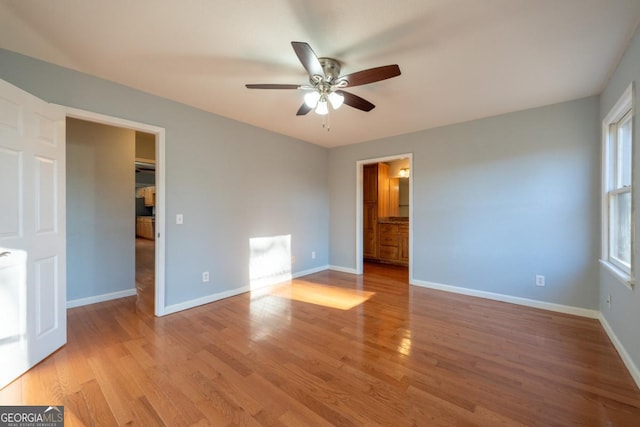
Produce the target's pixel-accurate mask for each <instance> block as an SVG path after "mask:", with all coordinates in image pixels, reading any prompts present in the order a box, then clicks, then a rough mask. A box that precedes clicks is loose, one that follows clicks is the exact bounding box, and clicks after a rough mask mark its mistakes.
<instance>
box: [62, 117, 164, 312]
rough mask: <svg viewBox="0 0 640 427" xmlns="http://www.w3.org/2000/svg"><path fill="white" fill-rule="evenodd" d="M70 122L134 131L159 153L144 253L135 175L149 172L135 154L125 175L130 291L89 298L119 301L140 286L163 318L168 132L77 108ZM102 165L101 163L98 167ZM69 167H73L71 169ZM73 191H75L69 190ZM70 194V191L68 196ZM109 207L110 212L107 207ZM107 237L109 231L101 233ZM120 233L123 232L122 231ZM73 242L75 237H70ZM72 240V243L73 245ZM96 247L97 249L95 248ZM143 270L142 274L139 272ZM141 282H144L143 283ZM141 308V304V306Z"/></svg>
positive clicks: (100, 293)
mask: <svg viewBox="0 0 640 427" xmlns="http://www.w3.org/2000/svg"><path fill="white" fill-rule="evenodd" d="M67 118H68V119H79V120H81V121H86V122H90V123H94V124H97V125H107V126H112V127H115V128H120V129H122V130H126V131H133V132H134V133H138V134H144V135H145V136H146V137H147V138H150V141H151V145H152V146H153V147H154V149H155V159H154V160H155V163H154V165H153V166H154V169H155V170H154V171H153V172H149V171H145V172H146V173H150V174H152V175H153V177H154V181H155V182H154V191H153V193H154V194H153V197H154V204H153V206H152V209H151V215H147V216H149V217H152V218H153V220H154V221H153V224H152V227H151V228H150V229H149V230H147V237H148V238H147V239H146V240H147V241H146V242H144V243H143V244H142V245H140V246H141V247H142V250H141V251H139V250H138V248H137V246H138V245H136V241H137V237H136V234H137V231H138V224H137V216H138V215H137V212H136V211H135V202H134V200H137V199H138V197H136V196H138V195H139V194H138V192H137V190H136V187H135V184H134V182H135V180H136V178H135V175H138V174H136V173H135V172H136V171H137V170H140V168H145V169H147V168H146V166H144V165H140V164H138V163H136V162H135V160H136V158H137V157H138V156H136V155H135V154H132V157H131V159H130V160H131V161H130V162H129V163H128V165H127V166H126V168H127V172H126V173H123V175H125V174H129V176H130V179H131V187H130V190H128V191H127V195H126V202H125V203H128V204H129V206H130V207H131V209H130V214H129V215H128V217H127V219H126V221H128V222H127V224H128V225H127V226H126V227H122V229H123V230H125V229H126V230H129V231H128V232H126V231H124V232H125V233H128V234H127V236H128V237H127V238H128V239H130V242H131V243H130V252H128V253H130V259H129V260H128V261H127V262H130V263H131V265H132V266H133V268H132V269H131V270H130V271H131V274H130V279H127V280H128V281H127V283H129V285H128V290H126V291H125V292H114V293H109V292H108V290H107V291H106V292H104V291H105V289H96V290H94V295H92V296H91V298H87V299H86V300H89V301H88V302H87V303H91V302H99V301H104V300H108V299H112V298H117V297H121V296H126V295H127V294H128V295H132V294H134V293H136V292H137V290H138V287H139V284H140V283H143V284H145V285H146V286H145V288H146V290H148V291H152V292H147V293H146V294H145V295H144V300H142V301H141V302H142V303H143V305H144V307H145V308H147V311H148V312H149V313H150V314H155V315H156V316H162V315H164V314H165V298H164V297H165V291H164V270H165V267H164V242H165V240H164V206H165V203H164V200H165V197H164V187H165V185H164V182H165V181H164V144H165V131H164V129H162V128H158V127H156V126H151V125H146V124H142V123H137V122H131V121H127V120H123V119H119V118H114V117H110V116H104V115H101V114H97V113H92V112H87V111H83V110H76V109H73V108H67ZM131 150H132V153H135V147H131ZM145 159H146V160H147V161H148V160H150V159H148V158H147V156H145ZM94 161H95V162H100V159H94ZM95 164H98V163H95ZM67 167H69V165H67ZM68 190H71V191H73V189H72V188H70V189H68ZM67 193H69V191H68V192H67ZM104 206H106V208H105V207H104ZM103 209H106V210H109V209H110V205H109V204H108V203H107V204H103ZM101 214H104V212H86V213H85V215H83V216H82V217H83V218H85V219H89V220H91V219H92V218H93V219H94V220H95V219H96V218H100V215H101ZM96 224H97V225H98V227H96V228H100V222H99V221H96ZM101 231H102V232H103V233H106V232H108V231H105V230H101ZM118 232H120V230H119V231H118ZM68 237H69V238H71V237H73V236H68ZM69 238H68V241H69ZM94 244H95V245H98V246H99V239H98V242H94ZM94 247H95V246H94ZM114 258H115V259H118V257H117V255H115V256H114ZM137 259H140V260H142V263H141V267H142V268H140V269H138V268H137V265H136V264H138V263H137V262H136V260H137ZM100 261H101V262H102V263H107V264H111V263H112V261H113V259H112V258H110V257H105V258H101V259H100ZM109 267H110V268H111V269H113V270H117V269H118V266H117V265H110V266H109ZM138 270H140V272H138ZM140 279H141V280H140ZM68 299H71V300H72V299H73V297H72V296H69V298H68ZM138 305H139V306H140V305H141V304H138Z"/></svg>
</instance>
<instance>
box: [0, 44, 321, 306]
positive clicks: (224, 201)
mask: <svg viewBox="0 0 640 427" xmlns="http://www.w3.org/2000/svg"><path fill="white" fill-rule="evenodd" d="M0 78H2V79H4V80H6V81H8V82H10V83H12V84H14V85H16V86H18V87H20V88H22V89H24V90H26V91H28V92H30V93H32V94H34V95H36V96H38V97H40V98H43V99H44V100H46V101H49V102H53V103H57V104H62V105H66V106H69V107H75V108H80V109H84V110H88V111H92V112H96V113H102V114H106V115H110V116H115V117H120V118H124V119H128V120H133V121H138V122H142V123H146V124H151V125H156V126H160V127H163V128H165V129H166V158H167V160H166V182H167V185H166V214H167V219H168V221H167V230H166V303H167V305H173V304H178V303H181V302H185V301H190V300H193V299H197V298H201V297H206V296H208V295H214V294H217V293H223V292H233V290H235V289H239V288H242V287H244V286H247V285H248V284H249V239H250V238H252V237H268V236H276V235H289V234H290V235H291V247H292V255H294V256H295V257H296V263H295V264H294V265H293V272H294V273H296V272H300V271H305V270H309V269H312V268H317V267H322V266H326V265H327V264H328V247H329V246H328V235H329V230H328V226H329V216H328V213H329V210H328V204H329V199H328V191H327V170H328V168H327V157H328V151H327V149H325V148H322V147H319V146H316V145H312V144H307V143H304V142H301V141H298V140H295V139H292V138H288V137H285V136H282V135H278V134H275V133H271V132H268V131H265V130H262V129H258V128H255V127H252V126H249V125H246V124H243V123H240V122H236V121H233V120H229V119H226V118H223V117H220V116H216V115H213V114H210V113H207V112H204V111H201V110H197V109H194V108H191V107H188V106H185V105H183V104H179V103H176V102H173V101H169V100H167V99H163V98H159V97H156V96H153V95H149V94H146V93H143V92H140V91H137V90H134V89H131V88H127V87H125V86H122V85H118V84H115V83H112V82H108V81H105V80H102V79H99V78H96V77H92V76H88V75H85V74H81V73H78V72H75V71H72V70H69V69H65V68H61V67H58V66H55V65H52V64H48V63H45V62H42V61H38V60H35V59H32V58H28V57H25V56H22V55H18V54H15V53H13V52H9V51H6V50H0ZM211 96H215V94H211ZM177 213H182V214H183V215H184V225H176V224H175V220H174V219H175V216H176V214H177ZM312 251H315V252H316V258H315V259H311V252H312ZM203 271H209V272H210V273H211V282H210V283H209V284H203V283H202V282H201V272H203ZM97 292H98V293H104V292H108V290H106V289H104V290H97Z"/></svg>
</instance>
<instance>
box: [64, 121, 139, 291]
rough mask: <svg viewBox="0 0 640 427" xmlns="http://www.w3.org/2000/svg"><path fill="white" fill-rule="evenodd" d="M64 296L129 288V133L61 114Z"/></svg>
mask: <svg viewBox="0 0 640 427" xmlns="http://www.w3.org/2000/svg"><path fill="white" fill-rule="evenodd" d="M66 148H67V170H66V172H67V301H73V300H77V299H82V298H90V297H94V296H96V295H101V294H106V293H113V292H119V291H129V290H133V289H134V288H135V205H134V201H135V198H134V188H135V180H134V175H135V172H134V161H135V132H134V131H133V130H130V129H121V128H117V127H113V126H105V125H100V124H97V123H90V122H85V121H82V120H75V119H67V145H66Z"/></svg>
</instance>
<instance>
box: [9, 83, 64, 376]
mask: <svg viewBox="0 0 640 427" xmlns="http://www.w3.org/2000/svg"><path fill="white" fill-rule="evenodd" d="M64 126H65V114H64V111H63V110H62V108H61V107H58V106H54V105H51V104H47V103H46V102H44V101H42V100H40V99H38V98H36V97H34V96H32V95H30V94H28V93H27V92H24V91H22V90H20V89H18V88H16V87H15V86H12V85H11V84H9V83H7V82H5V81H2V80H0V198H1V200H2V205H0V319H1V320H0V323H1V324H2V326H1V327H0V360H2V361H3V363H6V365H3V367H2V368H3V369H1V370H0V371H1V374H0V388H1V387H4V386H5V385H6V384H8V383H9V382H11V381H12V380H13V379H15V378H16V377H17V376H19V375H20V374H22V373H23V372H24V371H25V370H27V369H29V368H30V367H32V366H33V365H35V364H36V363H38V362H39V361H41V360H42V359H43V358H45V357H46V356H47V355H49V354H51V353H52V352H53V351H55V350H56V349H58V348H59V347H60V346H62V345H63V344H64V343H65V342H66V308H65V305H66V239H65V175H64V164H65V151H64V150H65V144H64V135H65V127H64ZM5 366H6V368H7V369H5Z"/></svg>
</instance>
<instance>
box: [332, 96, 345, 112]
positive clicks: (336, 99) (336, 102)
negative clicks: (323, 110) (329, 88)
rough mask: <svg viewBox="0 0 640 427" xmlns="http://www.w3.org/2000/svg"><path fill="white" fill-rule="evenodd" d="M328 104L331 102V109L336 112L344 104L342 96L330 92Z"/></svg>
mask: <svg viewBox="0 0 640 427" xmlns="http://www.w3.org/2000/svg"><path fill="white" fill-rule="evenodd" d="M329 102H331V106H332V107H333V109H334V110H337V109H338V108H340V106H341V105H342V104H343V103H344V96H342V95H341V94H339V93H337V92H331V93H330V94H329Z"/></svg>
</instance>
